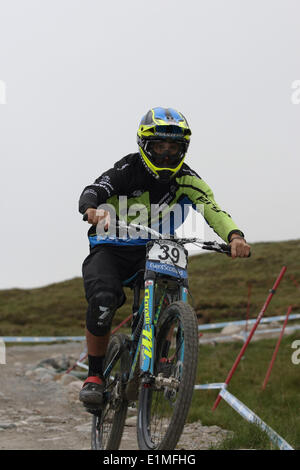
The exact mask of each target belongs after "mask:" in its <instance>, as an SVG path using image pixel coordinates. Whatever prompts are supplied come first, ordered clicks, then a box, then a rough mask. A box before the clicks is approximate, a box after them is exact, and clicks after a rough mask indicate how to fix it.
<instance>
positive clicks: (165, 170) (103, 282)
mask: <svg viewBox="0 0 300 470" xmlns="http://www.w3.org/2000/svg"><path fill="white" fill-rule="evenodd" d="M190 136H191V130H190V128H189V125H188V123H187V121H186V119H185V117H184V116H183V115H182V114H181V113H179V112H178V111H176V110H174V109H172V108H161V107H159V108H152V109H151V110H149V111H148V112H147V114H145V116H143V118H142V120H141V122H140V126H139V129H138V133H137V142H138V150H139V151H138V152H137V153H132V154H129V155H127V156H125V157H124V158H122V159H121V160H119V161H118V162H116V163H115V165H114V167H113V168H110V169H109V170H107V171H106V172H104V173H103V174H102V175H101V176H100V177H99V178H97V179H96V180H95V182H94V183H93V184H91V185H89V186H87V187H86V188H85V189H84V191H83V192H82V194H81V196H80V200H79V211H80V212H81V214H86V217H87V220H88V223H90V224H91V227H90V229H89V231H88V238H89V242H90V254H89V255H88V257H87V258H86V259H85V261H84V263H83V267H82V270H83V279H84V287H85V294H86V299H87V301H88V309H87V314H86V340H87V348H88V364H89V371H88V378H87V380H86V381H85V382H84V384H83V387H82V390H81V391H80V395H79V399H80V400H81V401H82V402H83V404H84V405H85V406H86V409H87V410H88V411H92V410H93V409H95V408H98V407H101V403H102V398H103V391H104V387H105V381H104V378H103V367H104V358H105V353H106V349H107V345H108V341H109V337H110V328H111V322H112V318H113V315H114V313H115V311H116V310H117V308H119V307H120V306H121V305H122V304H123V303H124V302H125V294H124V292H123V288H122V282H123V281H124V280H125V279H128V278H130V277H131V276H133V275H134V274H135V273H136V272H137V271H138V270H139V269H142V268H144V266H145V255H146V248H145V246H146V243H147V241H148V240H147V239H141V238H128V239H124V238H121V237H117V236H115V237H110V238H108V237H99V235H98V232H97V227H99V226H101V227H102V228H104V229H105V230H109V226H110V212H109V211H108V210H105V209H97V208H99V205H101V204H103V203H109V204H110V205H111V206H112V207H114V208H115V209H116V211H117V210H119V209H120V202H119V201H120V200H119V196H126V197H127V200H126V201H127V206H128V209H130V208H131V209H133V208H134V207H135V206H136V204H140V205H141V204H143V207H146V209H147V210H148V212H147V215H146V218H147V217H148V219H147V220H148V222H150V223H151V220H150V219H151V216H149V213H151V211H150V205H151V204H152V205H153V204H158V205H162V204H165V207H167V212H168V211H169V212H170V210H171V208H172V205H174V204H179V205H180V206H182V205H183V204H188V205H189V206H191V207H193V208H194V209H196V207H197V206H196V204H199V203H200V204H202V205H203V207H204V213H203V216H204V218H205V220H206V222H207V223H208V224H209V225H210V226H211V227H212V228H213V229H214V231H215V232H216V233H217V234H218V235H219V236H220V237H221V238H222V239H223V240H224V241H225V242H226V243H230V245H231V256H232V258H236V257H247V256H248V254H249V251H250V246H249V245H248V244H247V243H246V241H245V238H244V234H243V232H242V231H241V230H240V229H239V228H238V227H237V225H236V224H235V223H234V221H233V220H232V218H231V217H230V215H229V214H227V213H226V212H225V211H223V210H222V209H221V208H220V207H219V206H218V204H217V203H216V201H215V199H214V195H213V193H212V190H211V189H210V187H209V186H208V185H207V184H206V183H205V182H204V181H203V179H201V178H200V176H199V175H198V174H197V173H196V172H195V171H194V170H192V169H191V168H190V167H189V166H188V165H187V164H186V163H185V162H184V160H185V156H186V153H187V150H188V147H189V142H190ZM168 208H169V209H168ZM128 214H129V210H128V213H127V214H126V217H125V219H126V220H127V221H130V217H129V216H128ZM131 220H132V217H131ZM182 222H183V219H182V220H180V221H179V224H182ZM160 223H161V221H160V222H159V224H160ZM177 225H178V224H177ZM148 226H150V225H148ZM174 229H175V227H174V226H173V227H172V230H174Z"/></svg>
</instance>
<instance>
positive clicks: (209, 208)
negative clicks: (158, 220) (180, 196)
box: [178, 174, 244, 243]
mask: <svg viewBox="0 0 300 470" xmlns="http://www.w3.org/2000/svg"><path fill="white" fill-rule="evenodd" d="M180 180H181V181H178V182H179V184H180V186H182V188H184V192H185V194H186V195H187V196H188V197H189V199H190V200H191V201H192V203H193V204H194V205H196V207H195V208H197V205H198V204H200V209H199V208H198V209H199V211H200V212H201V213H202V215H203V216H204V218H205V220H206V222H207V223H208V225H209V226H210V227H211V228H212V229H213V230H214V231H215V232H216V233H217V234H218V235H219V237H221V238H222V239H223V240H224V241H225V242H226V243H228V242H230V240H231V236H232V235H233V234H234V233H237V234H238V235H240V236H242V237H243V236H244V234H243V232H242V231H241V230H240V229H239V227H238V226H237V225H236V223H235V222H234V221H233V220H232V218H231V216H230V215H229V214H228V213H227V212H225V211H224V210H222V209H221V207H220V206H219V205H218V204H217V202H216V201H215V198H214V194H213V192H212V190H211V188H210V187H209V186H208V184H207V183H205V181H203V179H201V178H200V177H199V176H196V174H195V175H191V174H190V175H185V176H184V177H183V178H180ZM201 208H202V210H201Z"/></svg>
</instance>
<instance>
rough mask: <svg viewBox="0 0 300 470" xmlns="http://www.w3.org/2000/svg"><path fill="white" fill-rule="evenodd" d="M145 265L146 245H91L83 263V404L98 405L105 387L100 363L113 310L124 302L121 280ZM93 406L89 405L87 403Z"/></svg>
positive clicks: (106, 342)
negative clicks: (85, 365)
mask: <svg viewBox="0 0 300 470" xmlns="http://www.w3.org/2000/svg"><path fill="white" fill-rule="evenodd" d="M144 265H145V248H138V249H137V248H136V247H130V248H129V249H128V248H127V247H126V249H124V248H123V249H122V248H121V249H119V248H117V247H111V246H102V247H99V248H98V249H92V250H91V253H90V255H89V256H88V257H87V258H86V260H85V261H84V263H83V279H84V287H85V292H86V299H87V301H88V303H89V305H88V310H87V316H86V332H87V333H86V339H87V347H88V358H89V377H88V379H87V381H86V383H85V384H84V386H83V389H82V391H81V392H80V400H81V401H83V403H84V404H86V406H88V405H89V404H90V403H92V404H94V405H96V404H98V405H100V404H101V403H102V395H103V391H104V380H103V377H102V376H103V367H104V359H105V353H106V349H107V345H108V341H109V335H110V329H111V322H112V319H113V316H114V313H115V311H116V309H117V308H119V307H120V306H121V305H122V304H123V303H124V302H125V298H126V297H125V295H124V292H123V287H122V281H123V280H125V279H127V278H129V277H131V276H132V275H133V274H134V273H135V272H136V271H137V270H138V269H141V267H143V266H144ZM90 407H92V405H90Z"/></svg>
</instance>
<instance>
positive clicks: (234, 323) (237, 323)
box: [198, 313, 300, 331]
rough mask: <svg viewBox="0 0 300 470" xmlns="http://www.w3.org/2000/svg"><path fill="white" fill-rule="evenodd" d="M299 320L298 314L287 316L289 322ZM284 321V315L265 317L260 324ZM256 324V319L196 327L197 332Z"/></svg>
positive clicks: (299, 315) (299, 314)
mask: <svg viewBox="0 0 300 470" xmlns="http://www.w3.org/2000/svg"><path fill="white" fill-rule="evenodd" d="M299 318H300V313H293V314H292V315H290V316H289V320H296V319H299ZM284 319H285V315H279V316H276V317H266V318H262V319H261V321H260V323H270V322H272V321H282V320H284ZM255 322H256V319H252V320H248V321H247V320H238V321H229V322H222V323H206V324H205V325H198V330H199V331H200V330H202V331H203V330H215V329H218V328H224V326H228V325H246V324H247V325H252V324H254V323H255Z"/></svg>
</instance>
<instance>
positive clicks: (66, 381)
mask: <svg viewBox="0 0 300 470" xmlns="http://www.w3.org/2000/svg"><path fill="white" fill-rule="evenodd" d="M75 381H76V382H78V379H77V377H74V376H73V375H69V374H63V375H62V377H61V379H60V380H59V383H60V384H62V385H69V384H70V383H72V382H75ZM80 383H81V382H80Z"/></svg>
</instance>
